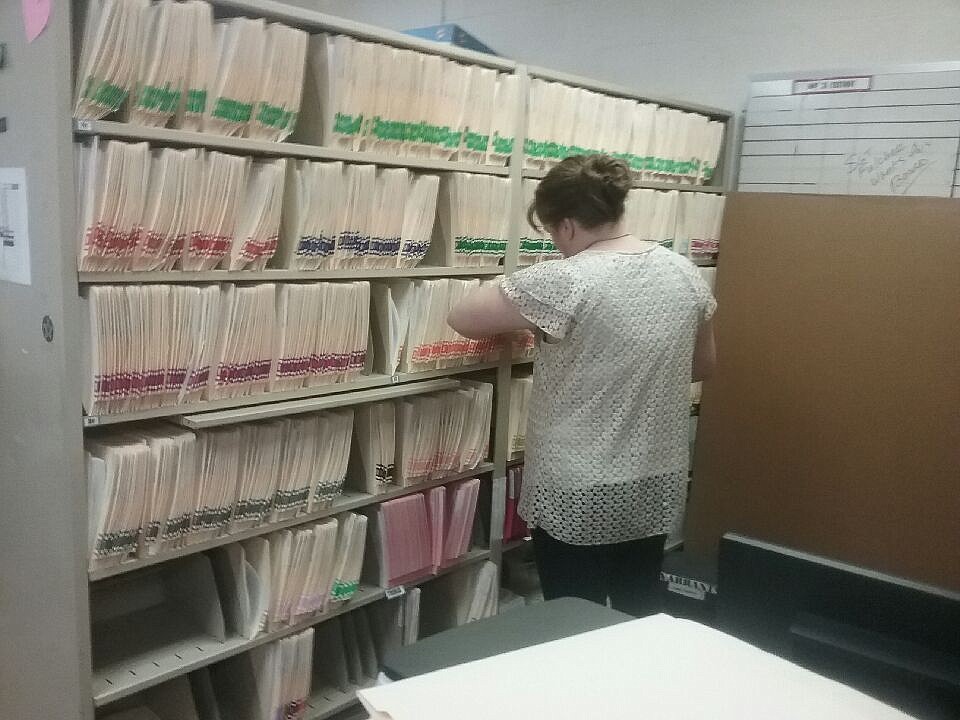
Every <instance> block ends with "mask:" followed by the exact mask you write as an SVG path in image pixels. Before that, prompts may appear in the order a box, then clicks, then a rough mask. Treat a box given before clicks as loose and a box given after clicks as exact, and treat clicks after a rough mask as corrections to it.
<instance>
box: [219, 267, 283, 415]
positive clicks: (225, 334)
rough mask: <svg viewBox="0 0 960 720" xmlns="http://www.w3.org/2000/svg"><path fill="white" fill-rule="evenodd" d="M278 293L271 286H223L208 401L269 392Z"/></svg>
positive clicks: (267, 284) (274, 287)
mask: <svg viewBox="0 0 960 720" xmlns="http://www.w3.org/2000/svg"><path fill="white" fill-rule="evenodd" d="M276 294H277V289H276V286H275V285H273V284H272V283H263V284H259V285H249V286H244V285H232V284H226V285H224V286H223V296H222V298H221V301H220V320H219V323H218V328H217V329H218V333H217V340H216V351H215V354H214V369H213V372H212V373H211V378H210V385H209V386H208V387H207V391H206V393H205V395H204V397H205V399H208V400H212V399H216V398H235V397H243V396H246V395H255V394H257V393H261V392H264V391H266V389H267V385H268V383H269V380H270V370H271V367H272V364H273V357H274V352H275V348H274V338H273V329H274V326H275V324H276V322H277V313H276V309H275V307H274V304H275V298H276Z"/></svg>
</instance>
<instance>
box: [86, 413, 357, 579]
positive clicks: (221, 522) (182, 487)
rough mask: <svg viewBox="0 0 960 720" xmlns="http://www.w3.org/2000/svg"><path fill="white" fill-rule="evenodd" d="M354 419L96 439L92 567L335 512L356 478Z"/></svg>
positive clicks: (150, 430)
mask: <svg viewBox="0 0 960 720" xmlns="http://www.w3.org/2000/svg"><path fill="white" fill-rule="evenodd" d="M353 413H354V411H353V409H351V408H348V409H342V410H335V411H325V412H321V413H314V414H308V415H301V416H295V417H289V418H284V419H282V420H275V421H269V422H263V423H244V424H240V425H236V426H233V427H230V428H224V429H213V430H201V431H198V432H196V433H193V432H190V431H188V430H183V429H181V428H178V427H176V426H174V425H171V424H166V423H156V424H153V425H145V426H141V427H134V428H131V429H129V430H122V431H118V432H112V433H109V434H100V435H96V436H91V437H89V438H88V439H87V441H86V444H85V450H86V464H87V486H88V493H87V496H88V499H89V524H88V527H89V539H88V543H89V551H90V568H91V569H99V568H103V567H108V566H112V565H117V564H118V563H120V562H122V561H123V560H127V559H129V558H131V557H140V558H145V557H151V556H153V555H156V554H160V553H163V552H165V551H169V550H172V549H175V548H179V547H182V546H184V545H187V544H191V543H195V542H200V541H202V540H204V539H209V538H210V537H213V536H219V535H224V534H230V533H235V532H240V531H242V530H246V529H249V528H252V527H257V526H259V525H262V524H264V523H268V522H278V521H281V520H286V519H289V518H293V517H296V516H297V515H299V514H302V513H306V512H314V511H316V510H319V509H321V508H324V507H329V506H330V505H331V504H332V502H333V500H334V499H335V498H336V497H337V496H339V495H340V494H341V492H342V491H343V485H344V482H345V480H346V473H347V466H348V462H349V458H350V446H351V438H352V435H353Z"/></svg>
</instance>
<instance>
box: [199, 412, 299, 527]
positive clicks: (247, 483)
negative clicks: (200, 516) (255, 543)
mask: <svg viewBox="0 0 960 720" xmlns="http://www.w3.org/2000/svg"><path fill="white" fill-rule="evenodd" d="M238 427H239V429H240V456H239V461H238V469H239V473H240V477H239V479H238V481H237V493H236V500H235V502H234V508H233V514H232V517H231V520H230V532H237V531H240V530H244V529H247V528H251V527H255V526H257V525H259V524H260V523H262V522H263V521H264V519H265V518H266V517H267V516H268V514H269V513H270V510H271V508H272V507H273V503H274V496H275V494H276V492H277V485H278V480H279V476H278V471H279V470H280V468H281V458H282V457H283V450H284V440H285V435H286V431H287V425H286V423H285V422H284V421H283V420H274V421H271V422H263V423H244V424H242V425H239V426H238ZM200 435H201V437H204V436H205V435H206V433H200Z"/></svg>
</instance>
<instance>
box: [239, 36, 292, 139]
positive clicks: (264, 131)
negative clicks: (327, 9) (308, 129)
mask: <svg viewBox="0 0 960 720" xmlns="http://www.w3.org/2000/svg"><path fill="white" fill-rule="evenodd" d="M308 39H309V36H308V35H307V33H305V32H304V31H303V30H297V29H295V28H291V27H287V26H286V25H281V24H280V23H269V24H268V25H267V26H266V30H265V35H264V48H263V61H262V66H261V69H260V86H259V88H258V89H257V92H256V95H254V100H255V104H254V107H253V114H252V115H251V117H250V125H249V126H248V127H247V129H246V132H245V133H244V134H245V135H246V137H251V138H256V139H257V140H270V141H273V142H280V141H281V140H285V139H286V138H287V137H289V136H290V134H291V133H292V132H293V130H294V127H295V126H296V122H297V117H298V115H299V113H300V101H301V98H302V95H303V82H304V73H305V70H306V62H307V41H308ZM234 63H236V59H234ZM249 69H250V68H249V67H247V66H246V65H244V64H243V63H241V64H240V67H239V68H238V70H239V72H240V73H241V74H242V73H244V72H248V71H249Z"/></svg>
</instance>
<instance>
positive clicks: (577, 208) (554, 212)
mask: <svg viewBox="0 0 960 720" xmlns="http://www.w3.org/2000/svg"><path fill="white" fill-rule="evenodd" d="M632 185H633V179H632V178H631V176H630V168H628V167H627V164H626V163H625V162H623V161H622V160H617V159H616V158H612V157H610V156H609V155H599V154H598V155H574V156H573V157H568V158H567V159H565V160H562V161H561V162H560V163H559V164H558V165H557V166H556V167H554V168H553V169H552V170H551V171H550V172H548V173H547V174H546V176H545V177H544V178H543V180H541V181H540V184H539V185H537V191H536V193H534V196H533V202H532V203H530V207H529V209H528V210H527V222H529V223H530V225H531V226H532V227H534V228H536V227H537V226H536V223H535V222H534V215H536V217H537V218H539V219H540V222H541V223H543V224H544V225H545V226H553V225H556V224H557V223H558V222H560V221H561V220H563V219H565V218H570V219H572V220H576V221H577V222H578V223H580V225H582V226H583V227H585V228H595V227H597V226H598V225H607V224H609V223H614V222H617V221H618V220H619V219H620V218H621V217H623V210H624V200H626V197H627V192H628V191H629V190H630V187H631V186H632Z"/></svg>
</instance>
